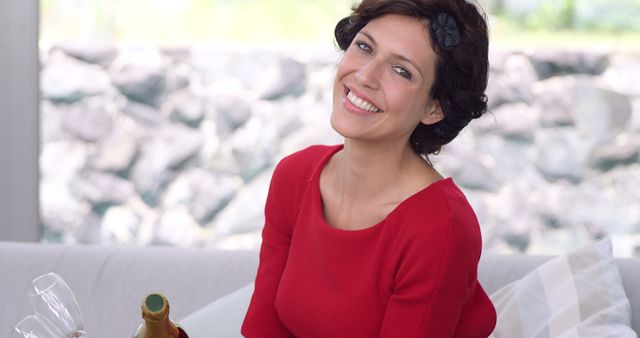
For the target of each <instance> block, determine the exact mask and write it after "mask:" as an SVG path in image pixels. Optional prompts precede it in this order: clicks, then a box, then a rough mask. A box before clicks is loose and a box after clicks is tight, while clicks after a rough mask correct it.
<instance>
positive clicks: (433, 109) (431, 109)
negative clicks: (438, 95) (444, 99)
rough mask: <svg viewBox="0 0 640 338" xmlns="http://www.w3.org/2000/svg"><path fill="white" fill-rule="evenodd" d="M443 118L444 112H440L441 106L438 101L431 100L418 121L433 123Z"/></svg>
mask: <svg viewBox="0 0 640 338" xmlns="http://www.w3.org/2000/svg"><path fill="white" fill-rule="evenodd" d="M442 119H444V113H443V112H442V107H441V106H440V101H438V100H433V102H431V104H430V105H429V106H428V107H427V110H426V114H425V116H424V118H423V119H422V120H420V122H422V124H427V125H429V124H434V123H438V122H440V121H442Z"/></svg>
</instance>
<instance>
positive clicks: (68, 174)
mask: <svg viewBox="0 0 640 338" xmlns="http://www.w3.org/2000/svg"><path fill="white" fill-rule="evenodd" d="M88 154H89V146H88V145H86V144H83V143H80V142H73V141H59V142H49V143H46V144H44V145H43V146H42V152H41V153H40V175H41V177H42V178H49V177H51V178H56V179H61V180H64V181H66V182H69V181H70V180H71V178H73V177H74V176H75V175H76V174H77V173H78V172H79V171H80V170H81V169H82V168H84V166H85V164H86V163H87V158H88Z"/></svg>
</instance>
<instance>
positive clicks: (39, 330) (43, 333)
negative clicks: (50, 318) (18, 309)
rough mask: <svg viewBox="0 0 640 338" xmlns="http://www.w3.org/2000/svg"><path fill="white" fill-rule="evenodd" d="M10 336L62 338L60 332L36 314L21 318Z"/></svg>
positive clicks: (17, 337) (19, 337)
mask: <svg viewBox="0 0 640 338" xmlns="http://www.w3.org/2000/svg"><path fill="white" fill-rule="evenodd" d="M11 338H63V335H62V332H60V331H59V330H58V329H56V328H52V327H50V326H48V325H47V324H45V322H44V321H43V320H42V319H40V317H38V316H36V315H28V316H26V317H24V318H22V320H21V321H19V322H18V324H16V326H15V327H14V328H13V331H11Z"/></svg>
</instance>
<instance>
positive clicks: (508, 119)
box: [494, 103, 539, 142]
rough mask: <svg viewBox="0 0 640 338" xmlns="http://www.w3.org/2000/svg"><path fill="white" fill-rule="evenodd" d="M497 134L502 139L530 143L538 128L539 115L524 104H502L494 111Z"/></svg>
mask: <svg viewBox="0 0 640 338" xmlns="http://www.w3.org/2000/svg"><path fill="white" fill-rule="evenodd" d="M494 115H495V119H496V120H497V128H496V129H497V132H498V133H499V134H500V135H502V136H503V137H504V138H507V139H512V140H517V141H523V142H531V141H533V139H534V136H535V135H534V134H535V131H536V130H537V128H538V116H539V113H538V111H537V110H536V109H535V108H531V107H530V106H528V105H526V104H524V103H515V104H504V105H502V106H500V107H498V108H496V109H495V110H494Z"/></svg>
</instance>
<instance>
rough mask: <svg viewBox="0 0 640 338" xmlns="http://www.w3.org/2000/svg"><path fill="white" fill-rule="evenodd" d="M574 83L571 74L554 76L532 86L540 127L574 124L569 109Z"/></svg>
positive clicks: (571, 105)
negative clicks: (538, 112)
mask: <svg viewBox="0 0 640 338" xmlns="http://www.w3.org/2000/svg"><path fill="white" fill-rule="evenodd" d="M573 83H574V78H573V77H571V76H556V77H553V78H550V79H547V80H544V81H540V82H538V83H536V84H534V86H533V87H532V92H533V95H534V97H535V98H536V99H535V100H534V102H533V105H534V106H535V107H537V108H538V110H539V111H540V125H541V126H542V127H550V128H553V127H565V126H572V125H574V124H575V121H574V120H573V117H572V114H571V111H572V109H573V103H574V102H573V98H572V95H570V94H568V93H570V90H571V87H572V85H573Z"/></svg>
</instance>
